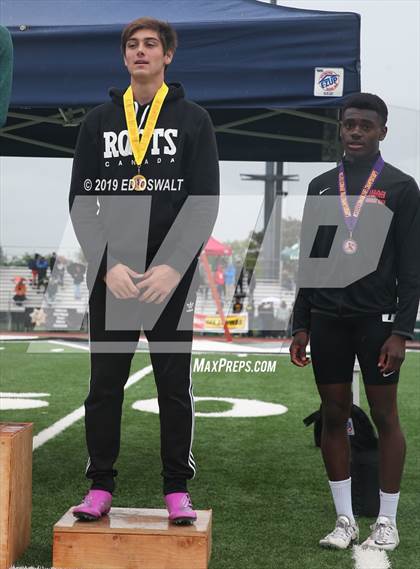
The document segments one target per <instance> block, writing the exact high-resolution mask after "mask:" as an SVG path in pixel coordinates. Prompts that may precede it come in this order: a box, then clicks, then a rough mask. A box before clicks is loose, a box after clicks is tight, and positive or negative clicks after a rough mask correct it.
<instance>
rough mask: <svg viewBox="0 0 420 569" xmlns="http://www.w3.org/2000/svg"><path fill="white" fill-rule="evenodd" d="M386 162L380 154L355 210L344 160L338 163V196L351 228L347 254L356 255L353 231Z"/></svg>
mask: <svg viewBox="0 0 420 569" xmlns="http://www.w3.org/2000/svg"><path fill="white" fill-rule="evenodd" d="M384 165H385V163H384V161H383V159H382V156H381V155H379V156H378V158H377V160H376V162H375V164H374V165H373V168H372V171H371V172H370V174H369V176H368V179H367V180H366V182H365V184H364V186H363V188H362V191H361V193H360V195H359V197H358V198H357V201H356V205H355V206H354V210H353V212H352V211H351V209H350V205H349V202H348V199H347V183H346V175H345V173H344V165H343V162H340V164H339V165H338V197H339V199H340V204H341V210H342V212H343V216H344V221H345V224H346V226H347V229H348V230H349V237H348V238H347V239H345V240H344V241H343V245H342V249H343V252H344V253H345V254H346V255H354V254H355V253H356V252H357V249H358V244H357V241H356V240H355V239H354V238H353V231H354V229H355V227H356V225H357V222H358V221H359V216H360V212H361V211H362V208H363V205H364V203H365V199H366V197H367V195H368V194H369V192H370V190H371V189H372V187H373V184H374V183H375V181H376V179H377V178H378V176H379V174H380V173H381V172H382V170H383V167H384Z"/></svg>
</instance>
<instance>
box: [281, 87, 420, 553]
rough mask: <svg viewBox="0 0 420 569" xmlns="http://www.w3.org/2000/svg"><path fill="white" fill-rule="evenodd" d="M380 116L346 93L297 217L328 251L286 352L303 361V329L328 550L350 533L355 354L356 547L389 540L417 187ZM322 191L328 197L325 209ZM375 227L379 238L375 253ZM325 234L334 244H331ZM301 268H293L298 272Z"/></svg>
mask: <svg viewBox="0 0 420 569" xmlns="http://www.w3.org/2000/svg"><path fill="white" fill-rule="evenodd" d="M387 115H388V111H387V107H386V105H385V103H384V102H383V101H382V100H381V99H380V98H379V97H377V96H375V95H371V94H364V93H361V94H360V95H354V96H352V97H350V98H349V99H348V100H347V101H346V103H345V105H344V107H343V109H342V123H341V140H342V143H343V146H344V150H345V156H344V158H343V162H342V164H340V165H339V167H337V168H334V169H333V170H331V171H329V172H326V173H325V174H322V175H321V176H318V177H317V178H315V179H314V180H312V182H311V183H310V185H309V190H308V199H307V205H306V206H305V211H306V213H305V214H304V219H303V224H302V228H303V233H302V235H305V230H306V227H307V226H308V224H309V223H310V218H311V217H312V219H313V218H314V217H315V216H316V217H317V218H318V220H320V219H321V220H322V216H324V220H323V221H322V223H320V225H322V224H324V223H325V225H324V227H319V229H318V232H317V234H316V239H315V242H314V243H313V247H312V250H311V253H310V255H309V256H310V257H313V258H318V259H321V258H323V257H324V258H328V257H329V256H330V250H331V253H334V254H333V259H332V260H331V256H330V260H331V262H330V264H329V265H325V266H324V269H323V270H324V273H325V274H324V275H323V278H324V279H325V278H326V279H327V280H328V278H329V276H331V278H333V279H334V282H330V283H328V285H327V284H326V285H324V286H319V287H316V288H312V287H311V285H309V287H310V288H300V290H299V293H298V296H297V299H296V303H295V307H294V314H293V336H294V338H293V342H292V344H291V347H290V354H291V361H292V362H293V363H294V364H295V365H297V366H300V367H303V366H305V365H307V364H308V363H309V362H310V360H309V358H307V357H306V346H307V344H308V341H309V336H310V338H311V357H312V363H313V369H314V374H315V379H316V382H317V386H318V390H319V394H320V396H321V400H322V419H323V431H322V443H321V448H322V454H323V458H324V463H325V466H326V469H327V473H328V477H329V480H330V487H331V492H332V495H333V499H334V504H335V507H336V511H337V523H336V527H335V529H334V530H333V531H332V532H331V533H330V534H328V535H327V536H326V537H325V538H323V539H321V541H320V545H321V546H323V547H332V548H338V549H345V548H347V547H348V546H349V545H350V544H351V543H352V542H353V541H356V540H357V539H358V536H359V530H358V527H357V524H356V522H355V519H354V516H353V511H352V502H351V478H350V451H349V440H348V436H347V430H346V424H347V420H348V418H349V416H350V408H351V403H352V393H351V381H352V371H353V366H354V361H355V356H356V355H357V357H358V360H359V363H360V366H361V370H362V374H363V379H364V383H365V389H366V395H367V398H368V401H369V406H370V411H371V415H372V419H373V421H374V423H375V425H376V427H377V430H378V435H379V451H380V488H381V491H380V512H379V516H378V519H377V521H376V523H375V524H374V526H372V530H373V531H372V534H371V536H370V537H369V538H368V539H367V540H366V541H365V542H364V545H365V546H368V547H373V548H378V549H385V550H393V549H395V547H397V546H398V543H399V535H398V531H397V527H396V513H397V506H398V499H399V490H400V482H401V477H402V472H403V466H404V458H405V440H404V435H403V433H402V431H401V427H400V423H399V418H398V409H397V386H398V376H399V369H400V367H401V364H402V362H403V360H404V355H405V342H406V340H407V339H410V338H412V334H413V328H414V324H415V320H416V314H417V310H418V305H419V294H420V254H419V247H420V192H419V189H418V187H417V184H416V183H415V181H414V180H413V179H412V178H411V177H410V176H407V175H406V174H404V173H403V172H401V171H400V170H397V169H396V168H394V167H393V166H391V165H390V164H387V163H384V162H383V160H382V157H381V155H380V153H379V143H380V141H382V140H383V139H384V138H385V136H386V133H387V127H386V126H385V125H386V121H387ZM315 196H316V197H315ZM330 196H333V197H330ZM347 197H349V198H350V199H349V200H348V199H347ZM325 199H327V200H332V201H331V204H332V209H331V208H329V209H328V208H327V205H328V204H327V202H326V201H324V200H325ZM309 203H312V207H310V206H309V209H311V211H312V215H310V214H309V209H308V204H309ZM385 206H386V208H385ZM321 210H322V211H321ZM327 211H328V213H327V214H326V213H325V212H327ZM331 215H332V216H333V217H334V216H336V215H339V216H344V220H345V225H343V224H342V223H341V224H340V223H339V226H340V225H341V237H340V236H339V237H338V239H337V236H335V235H334V232H335V231H336V229H337V227H336V223H337V222H336V219H331ZM378 220H379V221H378ZM384 223H385V231H384ZM387 225H388V226H387ZM381 232H383V238H384V243H383V247H382V246H381V247H380V248H378V249H377V251H376V252H377V255H376V254H375V247H376V246H377V245H378V243H379V241H380V239H379V234H380V233H381ZM312 235H313V233H312ZM337 235H340V231H339V232H338V234H337ZM334 237H335V239H334ZM334 241H335V242H336V243H337V242H338V245H337V247H336V249H333V247H332V243H333V242H334ZM372 244H373V247H372ZM381 245H382V243H381ZM360 260H361V261H362V265H360ZM311 262H312V263H313V262H314V259H310V260H309V263H311ZM315 262H316V261H315ZM363 264H364V266H365V271H364V275H365V276H361V277H358V276H356V275H353V276H354V277H355V278H353V279H351V281H353V282H351V283H349V284H345V285H343V286H342V287H339V286H338V284H337V281H340V279H341V278H342V277H343V273H346V272H348V274H351V272H352V270H353V269H354V270H356V269H358V268H360V266H363ZM308 266H309V267H311V265H310V264H309V265H308ZM312 266H315V265H312ZM352 267H353V269H352ZM348 269H349V271H348ZM309 272H310V271H309ZM309 272H308V271H306V274H305V271H303V273H302V274H303V277H304V278H306V280H308V274H309ZM309 276H310V277H312V275H309ZM309 280H310V278H309ZM303 287H308V285H307V284H306V285H305V284H303Z"/></svg>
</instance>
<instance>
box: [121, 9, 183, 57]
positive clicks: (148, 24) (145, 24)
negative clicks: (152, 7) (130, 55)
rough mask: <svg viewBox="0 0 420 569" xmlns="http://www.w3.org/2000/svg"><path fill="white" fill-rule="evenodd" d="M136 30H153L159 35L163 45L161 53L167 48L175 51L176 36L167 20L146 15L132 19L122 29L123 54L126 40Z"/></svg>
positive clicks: (165, 51)
mask: <svg viewBox="0 0 420 569" xmlns="http://www.w3.org/2000/svg"><path fill="white" fill-rule="evenodd" d="M137 30H153V31H154V32H156V33H157V34H158V35H159V38H160V41H161V42H162V45H163V53H167V52H168V51H169V50H171V51H172V52H173V53H175V50H176V48H177V45H178V37H177V34H176V31H175V30H174V28H173V27H172V26H171V25H170V24H168V22H163V21H162V20H156V19H155V18H147V17H146V18H138V19H137V20H133V21H132V22H130V23H129V24H127V25H126V26H125V28H124V29H123V31H122V34H121V51H122V53H123V54H125V46H126V44H127V41H128V40H129V39H130V37H131V36H132V35H133V34H134V33H136V32H137Z"/></svg>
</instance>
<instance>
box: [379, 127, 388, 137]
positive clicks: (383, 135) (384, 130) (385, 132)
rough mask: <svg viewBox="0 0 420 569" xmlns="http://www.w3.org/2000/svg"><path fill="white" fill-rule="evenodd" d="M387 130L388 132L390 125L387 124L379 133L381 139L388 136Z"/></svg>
mask: <svg viewBox="0 0 420 569" xmlns="http://www.w3.org/2000/svg"><path fill="white" fill-rule="evenodd" d="M387 132H388V127H386V126H383V127H381V134H380V135H379V140H383V139H384V138H385V137H386V134H387Z"/></svg>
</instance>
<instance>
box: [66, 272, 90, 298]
mask: <svg viewBox="0 0 420 569" xmlns="http://www.w3.org/2000/svg"><path fill="white" fill-rule="evenodd" d="M67 272H68V273H69V274H70V275H71V277H72V279H73V284H74V299H75V300H81V298H82V293H81V289H80V285H81V284H82V282H83V280H84V278H85V272H86V267H85V266H84V265H82V264H81V263H70V264H69V265H68V267H67Z"/></svg>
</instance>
